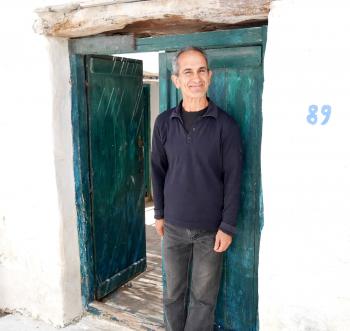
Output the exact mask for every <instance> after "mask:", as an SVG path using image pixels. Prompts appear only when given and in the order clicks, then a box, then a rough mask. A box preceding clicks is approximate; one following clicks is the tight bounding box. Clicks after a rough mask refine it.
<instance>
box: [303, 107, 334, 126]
mask: <svg viewBox="0 0 350 331" xmlns="http://www.w3.org/2000/svg"><path fill="white" fill-rule="evenodd" d="M317 112H318V106H317V105H311V106H310V107H309V114H308V116H307V117H306V119H307V121H308V122H309V123H310V124H312V125H315V124H317V121H318V117H317ZM331 112H332V107H331V106H330V105H323V106H322V108H321V114H322V115H323V116H322V117H323V118H322V119H323V121H322V122H321V125H325V124H327V123H328V121H329V118H330V116H331Z"/></svg>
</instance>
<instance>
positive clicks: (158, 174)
mask: <svg viewBox="0 0 350 331" xmlns="http://www.w3.org/2000/svg"><path fill="white" fill-rule="evenodd" d="M164 142H165V139H164V137H162V136H161V133H160V128H159V121H158V118H157V119H156V121H155V124H154V129H153V137H152V152H151V168H152V171H151V173H152V186H153V200H154V218H155V219H156V229H157V232H158V233H159V234H160V235H162V234H163V233H164V230H163V226H164V181H165V175H166V172H167V170H168V159H167V156H166V152H165V149H164Z"/></svg>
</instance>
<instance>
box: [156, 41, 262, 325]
mask: <svg viewBox="0 0 350 331" xmlns="http://www.w3.org/2000/svg"><path fill="white" fill-rule="evenodd" d="M206 52H207V54H208V59H209V67H210V69H211V70H212V71H213V78H212V83H211V86H210V89H209V91H208V96H209V97H210V98H211V99H212V100H213V101H214V102H215V103H216V104H217V105H218V106H220V107H221V108H222V109H223V110H225V111H227V112H228V113H229V114H230V115H232V116H233V117H234V118H235V119H236V121H237V122H238V123H239V126H240V128H241V133H242V138H243V145H244V170H243V179H242V190H241V198H242V201H241V208H240V213H239V216H238V218H239V219H238V234H237V235H235V237H234V240H233V244H232V245H231V247H230V248H229V250H228V251H227V252H226V253H225V258H224V266H223V275H222V282H221V288H220V293H219V298H218V305H217V310H216V322H215V323H216V325H215V328H216V329H217V330H227V331H229V330H235V331H252V330H257V324H258V320H257V319H258V318H257V314H258V288H257V281H258V260H259V241H260V219H261V214H260V210H261V209H260V208H261V205H260V204H261V200H260V196H261V187H260V178H261V175H260V145H261V127H262V115H261V95H262V84H263V70H262V46H261V45H258V46H246V47H231V48H220V49H215V48H214V49H207V50H206ZM173 56H174V52H166V53H163V54H160V65H161V66H160V69H161V70H160V85H161V86H160V98H161V100H160V104H161V107H162V108H161V111H164V110H166V109H167V108H169V107H173V106H175V105H176V104H177V103H178V102H179V101H180V100H181V94H180V93H179V92H178V91H177V90H176V89H175V87H174V86H173V85H172V84H171V82H170V75H171V59H172V57H173ZM164 284H165V283H164ZM165 286H166V284H165Z"/></svg>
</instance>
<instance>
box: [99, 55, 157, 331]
mask: <svg viewBox="0 0 350 331" xmlns="http://www.w3.org/2000/svg"><path fill="white" fill-rule="evenodd" d="M113 56H116V57H120V58H129V59H136V60H141V61H142V64H143V79H142V82H143V92H142V93H143V96H142V97H143V118H144V130H143V152H144V185H145V187H144V202H145V208H144V211H145V231H146V259H147V268H146V270H145V271H144V272H142V273H141V274H140V275H138V276H136V277H135V278H133V279H131V280H130V281H128V282H126V283H125V284H124V285H122V286H121V287H120V288H118V289H116V290H114V291H113V292H111V293H110V294H108V295H107V296H105V297H103V298H102V299H101V301H100V302H101V303H103V304H104V305H105V306H104V307H103V306H100V307H101V309H102V310H104V311H110V312H111V311H112V310H114V312H115V314H114V315H115V316H117V317H118V318H119V320H120V321H121V322H123V321H124V323H125V324H126V325H128V324H130V320H129V318H128V315H130V317H131V315H132V319H133V320H134V323H139V327H138V329H141V328H142V327H144V328H147V329H149V330H161V329H163V327H164V324H163V283H162V260H161V238H160V237H159V235H158V234H157V233H156V230H155V220H154V205H153V193H152V184H151V174H150V173H151V172H150V169H151V164H150V154H151V138H152V134H153V126H154V122H155V119H156V117H157V115H158V114H159V60H158V57H159V52H142V53H122V54H113ZM131 324H133V323H131Z"/></svg>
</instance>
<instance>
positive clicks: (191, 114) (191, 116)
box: [181, 107, 208, 132]
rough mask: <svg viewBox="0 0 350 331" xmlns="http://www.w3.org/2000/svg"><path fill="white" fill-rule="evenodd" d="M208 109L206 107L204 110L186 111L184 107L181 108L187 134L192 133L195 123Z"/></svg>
mask: <svg viewBox="0 0 350 331" xmlns="http://www.w3.org/2000/svg"><path fill="white" fill-rule="evenodd" d="M207 109H208V107H205V108H204V109H202V110H199V111H186V110H185V109H184V108H183V107H181V118H182V120H183V122H184V127H185V129H186V131H187V132H190V131H191V128H192V125H193V123H194V122H195V121H196V119H197V118H198V117H200V116H202V115H204V113H205V112H206V111H207Z"/></svg>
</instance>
